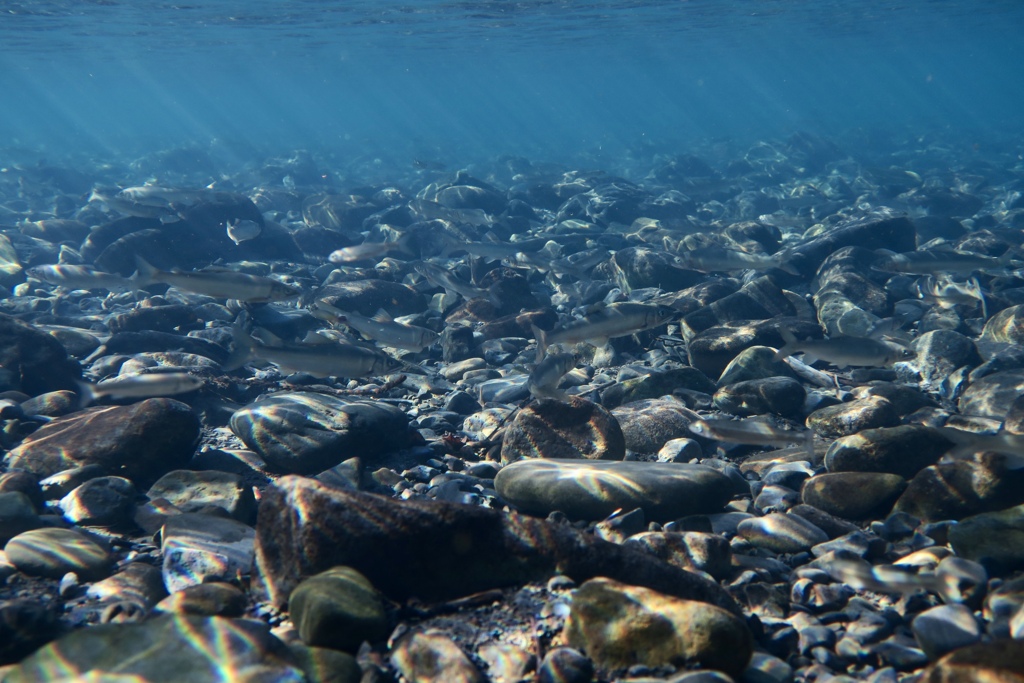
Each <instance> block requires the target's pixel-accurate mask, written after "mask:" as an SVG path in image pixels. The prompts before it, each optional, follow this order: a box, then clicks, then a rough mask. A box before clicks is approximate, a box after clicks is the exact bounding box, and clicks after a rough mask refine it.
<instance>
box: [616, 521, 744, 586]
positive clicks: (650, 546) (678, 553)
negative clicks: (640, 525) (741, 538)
mask: <svg viewBox="0 0 1024 683" xmlns="http://www.w3.org/2000/svg"><path fill="white" fill-rule="evenodd" d="M625 544H626V545H637V546H638V547H640V548H642V549H643V550H644V551H645V552H648V553H651V554H652V555H654V556H655V557H657V558H658V559H660V560H664V561H665V562H668V563H669V564H672V565H675V566H677V567H679V568H680V569H691V570H696V571H699V572H706V573H708V574H710V575H711V576H713V577H714V578H715V579H718V580H722V579H725V578H726V577H728V576H729V574H731V573H732V569H733V568H732V550H731V548H730V546H729V542H728V541H727V540H726V539H725V538H723V537H722V536H718V535H716V534H708V533H703V532H700V531H683V532H671V531H645V532H644V533H640V534H636V535H633V536H630V537H629V538H628V539H626V541H625Z"/></svg>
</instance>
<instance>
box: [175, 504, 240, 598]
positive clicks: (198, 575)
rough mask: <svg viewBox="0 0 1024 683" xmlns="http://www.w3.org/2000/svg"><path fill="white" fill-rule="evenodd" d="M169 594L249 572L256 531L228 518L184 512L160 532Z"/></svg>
mask: <svg viewBox="0 0 1024 683" xmlns="http://www.w3.org/2000/svg"><path fill="white" fill-rule="evenodd" d="M160 538H161V550H162V551H163V555H164V563H163V576H164V585H165V586H166V587H167V592H168V593H175V592H177V591H180V590H182V589H184V588H187V587H188V586H195V585H197V584H200V583H205V582H208V581H232V580H236V579H237V578H238V577H239V576H244V575H248V574H249V572H250V570H251V569H252V561H253V544H254V538H255V532H254V531H253V529H252V527H248V526H246V525H245V524H242V523H241V522H238V521H235V520H233V519H231V518H230V517H218V516H214V515H209V514H204V513H199V512H186V513H183V514H180V515H176V516H174V517H171V518H169V519H168V520H167V521H166V522H164V525H163V528H162V529H161V530H160Z"/></svg>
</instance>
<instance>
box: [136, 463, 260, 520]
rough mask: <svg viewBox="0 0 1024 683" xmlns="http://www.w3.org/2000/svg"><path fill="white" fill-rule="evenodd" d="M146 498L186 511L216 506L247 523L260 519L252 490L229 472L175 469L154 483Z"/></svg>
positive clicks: (197, 510) (237, 476)
mask: <svg viewBox="0 0 1024 683" xmlns="http://www.w3.org/2000/svg"><path fill="white" fill-rule="evenodd" d="M146 496H147V497H148V498H149V499H150V500H153V499H155V498H163V499H164V500H166V501H168V502H169V503H170V504H171V505H173V506H174V507H176V508H178V509H179V510H181V511H183V512H201V511H202V509H203V508H205V507H206V506H208V505H215V506H217V507H219V508H223V509H224V510H225V511H226V512H227V513H228V514H229V515H231V517H233V518H234V519H237V520H238V521H239V522H242V523H243V524H247V523H250V522H254V521H255V520H256V498H255V497H254V496H253V492H252V487H251V486H246V485H245V482H244V481H243V480H242V477H241V476H240V475H238V474H232V473H229V472H218V471H215V470H205V471H192V470H173V471H171V472H168V473H167V474H165V475H164V476H162V477H160V478H159V479H158V480H157V481H156V482H154V484H153V485H152V486H150V487H149V491H147V492H146Z"/></svg>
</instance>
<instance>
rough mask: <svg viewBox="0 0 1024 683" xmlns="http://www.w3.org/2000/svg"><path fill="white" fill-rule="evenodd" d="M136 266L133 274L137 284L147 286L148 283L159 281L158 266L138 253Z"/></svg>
mask: <svg viewBox="0 0 1024 683" xmlns="http://www.w3.org/2000/svg"><path fill="white" fill-rule="evenodd" d="M135 267H136V268H137V270H136V271H135V274H134V275H132V280H133V282H134V283H135V284H136V285H137V286H139V287H145V286H146V285H149V284H153V283H154V282H156V281H157V280H156V274H157V270H156V268H154V267H153V265H152V264H150V263H149V262H148V261H147V260H146V259H144V258H142V257H141V256H139V255H138V254H136V255H135Z"/></svg>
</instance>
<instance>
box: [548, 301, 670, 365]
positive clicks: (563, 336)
mask: <svg viewBox="0 0 1024 683" xmlns="http://www.w3.org/2000/svg"><path fill="white" fill-rule="evenodd" d="M675 314H676V311H675V309H674V308H669V307H668V306H653V305H650V304H640V303H635V302H632V301H625V302H621V303H614V304H608V305H607V306H602V307H601V308H599V309H597V310H596V311H592V312H590V313H588V314H587V315H586V316H584V317H583V318H581V319H578V320H573V321H571V322H569V323H566V324H565V325H563V326H562V327H560V328H557V329H554V330H551V331H545V330H542V329H540V328H539V327H537V326H536V325H534V326H533V334H534V337H535V338H536V339H537V362H538V363H539V362H540V361H541V360H542V359H543V358H544V352H545V351H546V350H547V348H548V347H549V346H551V345H552V344H577V343H579V342H589V343H591V344H594V345H595V346H603V345H605V344H607V343H608V340H609V339H614V338H615V337H625V336H627V335H630V334H635V333H636V332H642V331H643V330H651V329H654V328H655V327H658V326H660V325H664V324H665V323H667V322H668V321H669V320H670V319H672V318H673V317H674V316H675Z"/></svg>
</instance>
